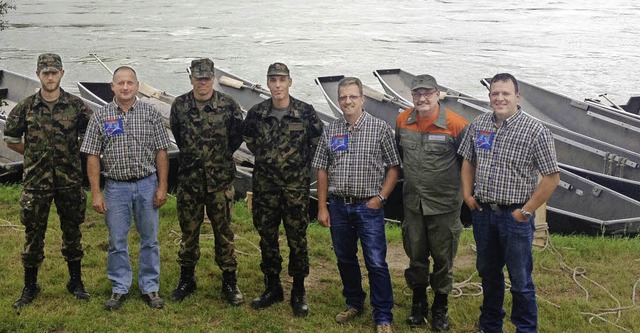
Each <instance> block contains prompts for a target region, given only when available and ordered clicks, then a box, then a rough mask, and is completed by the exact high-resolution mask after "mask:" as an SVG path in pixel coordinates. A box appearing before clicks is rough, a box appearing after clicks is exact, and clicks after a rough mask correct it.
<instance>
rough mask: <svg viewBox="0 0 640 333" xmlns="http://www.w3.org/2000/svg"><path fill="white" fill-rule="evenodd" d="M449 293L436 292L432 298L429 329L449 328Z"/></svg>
mask: <svg viewBox="0 0 640 333" xmlns="http://www.w3.org/2000/svg"><path fill="white" fill-rule="evenodd" d="M448 298H449V295H448V294H438V293H436V296H435V298H434V300H433V309H432V310H431V317H432V318H431V329H432V330H433V331H435V332H442V331H448V330H449V314H448V311H449V304H448V303H449V301H448Z"/></svg>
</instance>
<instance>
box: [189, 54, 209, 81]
mask: <svg viewBox="0 0 640 333" xmlns="http://www.w3.org/2000/svg"><path fill="white" fill-rule="evenodd" d="M191 76H192V77H194V78H196V79H202V78H208V79H210V78H212V77H213V76H214V71H213V61H211V59H209V58H204V59H197V60H193V61H192V62H191Z"/></svg>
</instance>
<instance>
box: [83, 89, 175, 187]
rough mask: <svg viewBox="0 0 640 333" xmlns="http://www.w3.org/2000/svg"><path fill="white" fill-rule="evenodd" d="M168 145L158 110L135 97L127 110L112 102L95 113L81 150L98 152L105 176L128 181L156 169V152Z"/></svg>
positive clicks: (167, 137) (165, 131) (167, 138)
mask: <svg viewBox="0 0 640 333" xmlns="http://www.w3.org/2000/svg"><path fill="white" fill-rule="evenodd" d="M120 119H121V120H120ZM108 124H112V126H109V125H108ZM120 126H121V127H120ZM108 132H109V133H108ZM168 147H169V136H168V135H167V130H166V128H165V127H164V126H163V124H162V118H161V115H160V113H159V112H158V111H156V109H155V108H154V107H153V106H151V105H149V104H147V103H145V102H143V101H140V100H136V102H135V103H134V104H133V106H132V107H131V109H129V111H128V112H123V111H122V110H121V109H120V108H119V107H118V105H117V104H116V103H115V102H111V103H109V104H107V105H105V106H103V107H102V108H101V109H100V110H98V112H95V113H94V114H93V116H92V117H91V120H90V121H89V126H88V127H87V133H86V134H85V137H84V142H83V143H82V148H81V149H80V150H81V151H82V152H84V153H87V154H91V155H101V157H102V163H103V175H104V176H105V177H106V178H110V179H115V180H127V179H133V178H142V177H145V176H148V175H150V174H152V173H153V172H155V171H156V163H155V159H156V153H157V151H158V150H161V149H167V148H168Z"/></svg>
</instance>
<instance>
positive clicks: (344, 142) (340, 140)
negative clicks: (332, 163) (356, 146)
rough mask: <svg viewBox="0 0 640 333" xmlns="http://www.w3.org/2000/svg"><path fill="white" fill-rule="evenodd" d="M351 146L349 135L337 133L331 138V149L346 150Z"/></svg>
mask: <svg viewBox="0 0 640 333" xmlns="http://www.w3.org/2000/svg"><path fill="white" fill-rule="evenodd" d="M348 148H349V136H348V135H346V134H345V135H336V136H334V137H333V138H331V151H346V150H347V149H348Z"/></svg>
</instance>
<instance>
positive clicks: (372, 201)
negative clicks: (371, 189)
mask: <svg viewBox="0 0 640 333" xmlns="http://www.w3.org/2000/svg"><path fill="white" fill-rule="evenodd" d="M367 207H369V208H370V209H380V208H381V207H382V201H380V199H378V198H377V197H371V198H369V200H367Z"/></svg>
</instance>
